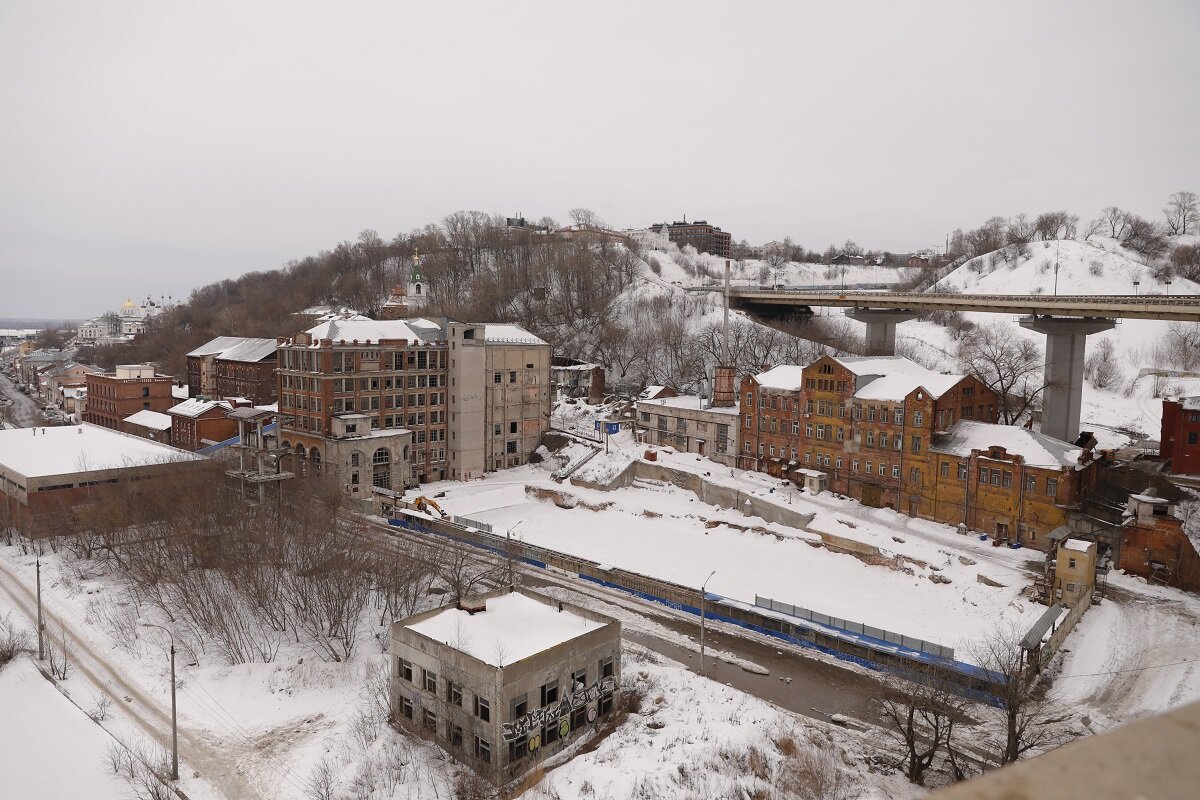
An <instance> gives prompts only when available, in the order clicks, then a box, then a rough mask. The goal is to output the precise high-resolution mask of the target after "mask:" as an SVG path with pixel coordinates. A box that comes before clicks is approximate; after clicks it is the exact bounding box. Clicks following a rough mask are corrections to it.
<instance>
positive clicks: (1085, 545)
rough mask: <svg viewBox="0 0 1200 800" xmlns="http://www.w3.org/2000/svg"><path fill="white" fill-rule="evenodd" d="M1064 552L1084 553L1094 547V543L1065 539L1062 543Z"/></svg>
mask: <svg viewBox="0 0 1200 800" xmlns="http://www.w3.org/2000/svg"><path fill="white" fill-rule="evenodd" d="M1062 546H1063V548H1064V549H1066V550H1074V551H1075V552H1077V553H1086V552H1087V551H1088V550H1091V549H1092V548H1094V547H1095V546H1096V543H1095V542H1085V541H1084V540H1082V539H1067V540H1066V541H1065V542H1063V543H1062Z"/></svg>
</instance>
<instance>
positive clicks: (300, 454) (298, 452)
mask: <svg viewBox="0 0 1200 800" xmlns="http://www.w3.org/2000/svg"><path fill="white" fill-rule="evenodd" d="M304 456H305V450H304V445H302V444H300V443H299V442H297V443H296V458H298V459H300V460H301V461H303V460H304Z"/></svg>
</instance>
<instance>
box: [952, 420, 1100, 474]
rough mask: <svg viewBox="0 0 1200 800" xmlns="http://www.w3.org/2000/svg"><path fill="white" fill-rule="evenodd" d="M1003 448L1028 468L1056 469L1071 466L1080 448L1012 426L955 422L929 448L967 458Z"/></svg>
mask: <svg viewBox="0 0 1200 800" xmlns="http://www.w3.org/2000/svg"><path fill="white" fill-rule="evenodd" d="M990 447H1003V448H1004V450H1005V451H1006V452H1007V453H1008V454H1009V455H1019V456H1021V457H1022V458H1023V459H1025V463H1026V465H1028V466H1031V467H1045V468H1047V469H1058V468H1060V467H1071V466H1074V465H1075V462H1076V460H1077V459H1078V458H1079V454H1080V453H1081V452H1083V451H1082V450H1081V449H1080V448H1078V447H1076V446H1074V445H1072V444H1069V443H1067V442H1062V441H1059V440H1058V439H1055V438H1053V437H1051V436H1046V435H1045V434H1043V433H1038V432H1037V431H1030V430H1026V429H1025V428H1020V427H1016V426H1014V425H994V424H991V423H987V422H972V421H970V420H959V421H958V422H956V423H954V424H953V425H951V426H950V430H949V431H947V432H946V433H944V434H941V435H938V436H935V437H934V439H933V446H932V447H931V449H932V450H933V451H934V452H938V453H948V454H950V455H956V456H969V455H970V454H971V451H972V450H984V451H986V450H987V449H988V448H990Z"/></svg>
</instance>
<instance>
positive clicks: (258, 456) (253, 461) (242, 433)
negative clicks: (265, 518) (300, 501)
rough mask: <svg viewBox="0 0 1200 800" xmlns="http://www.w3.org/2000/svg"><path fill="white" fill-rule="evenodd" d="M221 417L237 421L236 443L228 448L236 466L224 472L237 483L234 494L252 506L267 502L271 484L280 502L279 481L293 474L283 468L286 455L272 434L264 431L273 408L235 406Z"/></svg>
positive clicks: (291, 476)
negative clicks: (231, 452) (236, 490)
mask: <svg viewBox="0 0 1200 800" xmlns="http://www.w3.org/2000/svg"><path fill="white" fill-rule="evenodd" d="M225 416H227V417H229V418H230V419H232V420H234V421H236V422H237V426H238V435H237V442H236V443H235V444H232V445H230V447H231V448H232V449H233V450H234V451H236V452H237V457H238V466H237V468H236V469H227V470H225V474H226V475H228V476H229V477H230V478H233V479H234V480H236V481H237V482H238V494H239V496H240V497H241V498H242V500H244V501H246V502H247V503H251V504H253V505H257V504H261V503H264V502H266V501H267V496H268V494H269V493H270V490H269V489H268V488H267V487H269V486H270V485H271V484H274V485H275V486H276V487H277V488H276V490H275V496H276V499H277V500H278V501H279V502H281V503H282V502H283V482H284V481H286V480H289V479H291V478H294V477H296V475H295V473H293V472H285V471H283V468H282V466H283V464H282V462H283V458H284V456H286V455H288V454H289V451H288V450H287V449H286V448H283V447H279V446H278V439H277V437H276V435H275V434H274V433H270V432H267V431H265V430H264V428H265V427H266V426H267V425H268V424H269V423H270V421H271V419H272V418H273V417H274V416H275V413H274V412H273V411H267V410H264V409H258V408H236V409H234V410H233V411H230V412H229V413H228V414H226V415H225Z"/></svg>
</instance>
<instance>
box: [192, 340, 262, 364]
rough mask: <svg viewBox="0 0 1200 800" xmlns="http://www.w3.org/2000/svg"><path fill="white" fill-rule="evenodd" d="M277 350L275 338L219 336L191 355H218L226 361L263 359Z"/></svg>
mask: <svg viewBox="0 0 1200 800" xmlns="http://www.w3.org/2000/svg"><path fill="white" fill-rule="evenodd" d="M274 352H275V340H274V339H252V338H249V337H246V336H218V337H217V338H215V339H213V340H212V341H210V342H207V343H205V344H202V345H200V346H199V347H197V348H196V349H195V350H193V351H192V352H190V353H188V355H189V356H216V357H217V358H220V359H224V360H225V361H245V362H255V361H262V360H263V359H264V358H266V357H268V356H270V355H271V354H272V353H274Z"/></svg>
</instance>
